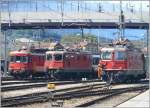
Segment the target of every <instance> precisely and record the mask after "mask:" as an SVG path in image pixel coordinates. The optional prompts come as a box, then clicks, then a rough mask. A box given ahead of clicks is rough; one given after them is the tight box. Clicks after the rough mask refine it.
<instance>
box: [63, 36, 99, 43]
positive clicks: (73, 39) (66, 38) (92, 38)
mask: <svg viewBox="0 0 150 108" xmlns="http://www.w3.org/2000/svg"><path fill="white" fill-rule="evenodd" d="M83 40H86V41H88V42H92V43H95V42H97V38H96V36H95V35H91V34H84V36H83ZM81 41H82V36H81V35H65V36H62V38H61V43H75V44H76V43H79V42H81Z"/></svg>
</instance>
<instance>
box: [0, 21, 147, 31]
mask: <svg viewBox="0 0 150 108" xmlns="http://www.w3.org/2000/svg"><path fill="white" fill-rule="evenodd" d="M81 27H83V28H93V29H96V28H99V29H117V28H119V25H118V23H116V22H86V23H85V22H75V23H74V22H63V25H62V23H61V22H37V23H36V22H34V23H11V24H10V23H2V24H1V29H2V30H8V29H41V28H45V29H60V28H64V29H79V28H81ZM124 27H125V28H128V29H148V28H149V24H148V23H136V22H135V23H134V22H131V23H130V22H127V23H125V24H124Z"/></svg>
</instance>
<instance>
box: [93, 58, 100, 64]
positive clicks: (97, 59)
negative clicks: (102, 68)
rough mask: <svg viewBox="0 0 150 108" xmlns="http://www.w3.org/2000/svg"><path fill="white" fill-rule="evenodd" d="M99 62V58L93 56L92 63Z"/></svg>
mask: <svg viewBox="0 0 150 108" xmlns="http://www.w3.org/2000/svg"><path fill="white" fill-rule="evenodd" d="M98 63H99V58H98V57H96V58H93V65H98Z"/></svg>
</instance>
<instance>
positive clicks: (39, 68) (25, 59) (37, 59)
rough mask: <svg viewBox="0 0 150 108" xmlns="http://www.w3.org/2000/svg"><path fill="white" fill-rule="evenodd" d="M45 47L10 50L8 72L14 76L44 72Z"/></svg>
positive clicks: (27, 75) (26, 75)
mask: <svg viewBox="0 0 150 108" xmlns="http://www.w3.org/2000/svg"><path fill="white" fill-rule="evenodd" d="M46 51H47V49H26V48H22V49H20V50H18V51H12V52H10V63H9V72H10V74H11V75H13V76H14V77H21V78H23V77H29V76H30V75H32V76H35V75H39V74H40V75H41V74H44V73H45V69H44V63H45V52H46Z"/></svg>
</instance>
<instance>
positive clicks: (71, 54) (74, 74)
mask: <svg viewBox="0 0 150 108" xmlns="http://www.w3.org/2000/svg"><path fill="white" fill-rule="evenodd" d="M45 68H46V70H47V73H48V75H49V76H50V77H51V78H54V79H55V78H56V79H81V78H83V77H84V78H85V77H86V78H92V77H94V75H95V76H96V72H93V71H92V56H91V54H89V53H87V52H76V51H48V52H46V62H45Z"/></svg>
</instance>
